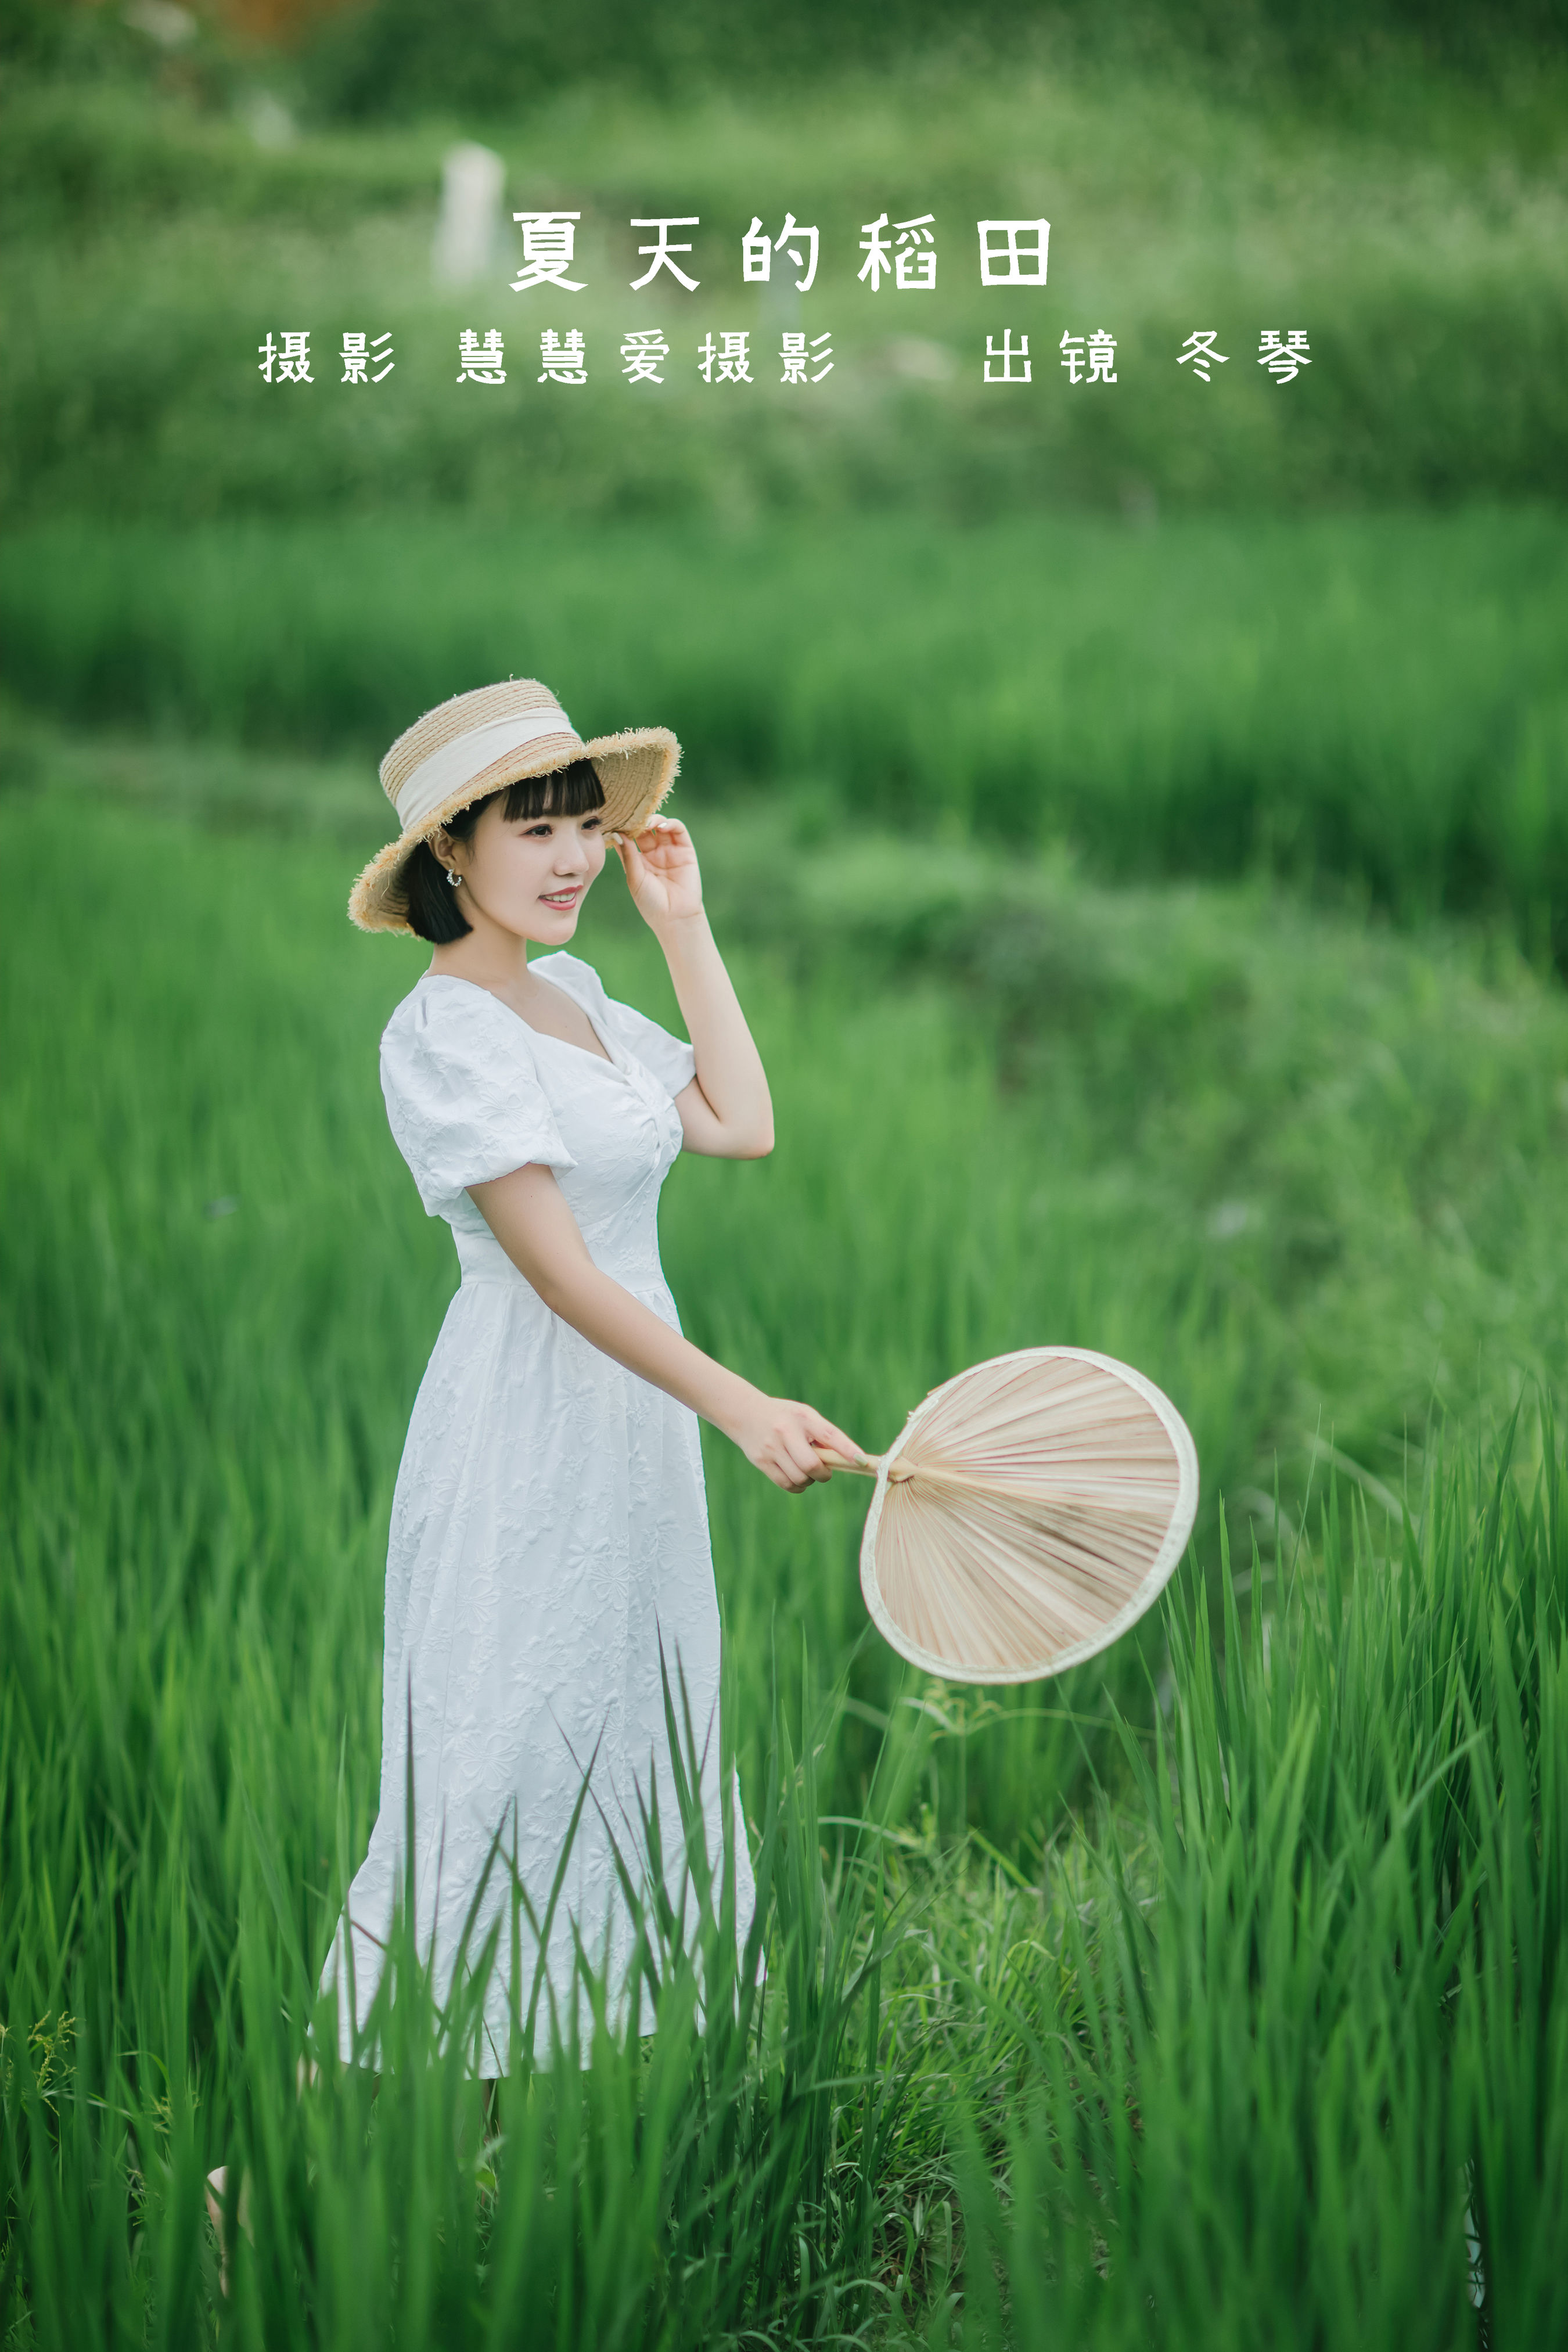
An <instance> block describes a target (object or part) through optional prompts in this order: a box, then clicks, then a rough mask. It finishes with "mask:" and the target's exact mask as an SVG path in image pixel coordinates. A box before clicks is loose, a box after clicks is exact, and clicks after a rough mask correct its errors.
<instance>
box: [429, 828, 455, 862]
mask: <svg viewBox="0 0 1568 2352" xmlns="http://www.w3.org/2000/svg"><path fill="white" fill-rule="evenodd" d="M429 848H430V854H431V856H433V857H434V858H435V859H436V860H437V863H438V864H439V865H442V866H450V865H451V863H452V859H453V854H454V852H455V851H456V849H457V843H456V842H455V841H454V840H453V839H452V836H451V835H450V834H449V833H448V832H447V828H446V826H445V825H437V828H436V830H435V832H434V833H433V834H431V835H430V836H429Z"/></svg>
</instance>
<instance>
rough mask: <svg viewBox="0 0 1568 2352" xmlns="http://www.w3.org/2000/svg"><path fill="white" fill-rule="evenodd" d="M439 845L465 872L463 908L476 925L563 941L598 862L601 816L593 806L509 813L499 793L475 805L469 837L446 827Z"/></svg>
mask: <svg viewBox="0 0 1568 2352" xmlns="http://www.w3.org/2000/svg"><path fill="white" fill-rule="evenodd" d="M438 846H439V849H440V851H441V854H442V856H443V857H444V860H445V862H446V864H447V865H448V866H451V867H453V868H454V869H455V871H456V872H458V874H460V875H461V876H462V877H463V879H462V885H461V893H460V896H461V904H462V908H463V912H464V914H465V915H466V916H467V917H468V921H469V923H470V924H471V925H472V926H473V928H474V929H476V930H479V929H482V928H483V924H484V922H489V923H494V924H496V925H497V926H498V927H499V928H500V929H501V930H503V931H510V933H511V934H512V936H513V937H514V938H516V939H524V940H538V941H539V942H540V944H541V945H542V946H545V947H560V946H561V945H562V944H563V941H564V940H569V939H570V938H571V937H572V934H573V932H574V930H575V929H576V928H577V917H578V915H579V914H580V913H581V911H582V907H583V901H584V898H586V897H587V895H588V887H589V885H590V883H591V882H592V881H593V880H594V878H595V875H597V874H598V873H599V872H600V871H601V869H602V868H603V866H604V863H605V820H604V816H603V814H602V813H601V812H600V811H599V810H598V809H590V810H588V812H587V813H586V814H584V815H583V816H523V817H513V818H510V819H509V818H508V816H507V814H506V795H505V793H501V794H500V795H499V796H498V797H497V798H496V799H495V800H493V801H490V802H489V803H488V804H487V805H486V807H485V808H484V809H483V810H482V811H481V812H480V815H479V823H478V824H476V825H475V827H474V829H473V832H472V833H471V834H470V835H469V836H468V840H467V841H453V840H451V839H450V837H449V836H447V835H442V836H441V838H440V842H439V844H438ZM476 918H482V919H483V921H480V920H476Z"/></svg>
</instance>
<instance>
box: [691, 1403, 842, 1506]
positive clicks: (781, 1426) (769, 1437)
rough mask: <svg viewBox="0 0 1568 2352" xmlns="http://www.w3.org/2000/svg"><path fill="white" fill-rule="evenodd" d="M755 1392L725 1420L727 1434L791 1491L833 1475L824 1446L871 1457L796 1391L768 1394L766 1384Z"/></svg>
mask: <svg viewBox="0 0 1568 2352" xmlns="http://www.w3.org/2000/svg"><path fill="white" fill-rule="evenodd" d="M752 1395H753V1398H754V1400H755V1401H754V1402H747V1403H746V1404H745V1405H744V1406H743V1407H742V1411H741V1412H739V1413H738V1414H737V1415H736V1416H735V1418H734V1420H733V1421H731V1422H729V1423H726V1424H725V1430H724V1434H725V1435H726V1437H731V1438H733V1440H734V1442H735V1444H737V1445H738V1446H739V1447H740V1449H741V1451H742V1454H744V1455H745V1457H746V1459H747V1461H748V1462H751V1463H754V1464H755V1465H756V1467H757V1468H758V1469H759V1470H760V1471H761V1472H762V1473H763V1476H764V1477H768V1478H771V1479H772V1480H773V1485H774V1486H782V1487H783V1488H784V1492H785V1494H786V1495H804V1494H805V1490H806V1488H807V1487H808V1486H818V1485H821V1484H823V1483H824V1482H825V1481H826V1480H827V1479H829V1478H831V1477H832V1475H833V1472H832V1470H831V1469H830V1468H829V1466H828V1465H827V1464H826V1462H825V1461H824V1460H823V1458H822V1456H821V1454H819V1453H818V1452H817V1448H818V1446H822V1445H827V1446H831V1447H832V1449H833V1451H834V1453H835V1454H847V1456H848V1458H849V1460H850V1461H851V1462H864V1461H865V1460H866V1454H865V1452H864V1450H863V1448H862V1447H860V1446H858V1445H857V1444H856V1443H855V1440H854V1439H853V1438H852V1437H846V1435H845V1434H844V1432H843V1431H842V1430H841V1429H839V1428H837V1426H836V1425H835V1424H834V1423H832V1422H831V1421H828V1420H826V1418H825V1416H824V1415H823V1414H821V1413H820V1412H816V1410H815V1409H814V1407H812V1406H811V1405H808V1404H797V1403H796V1402H795V1401H794V1399H793V1398H790V1397H771V1396H764V1395H763V1393H762V1391H761V1390H760V1389H759V1390H754V1391H752Z"/></svg>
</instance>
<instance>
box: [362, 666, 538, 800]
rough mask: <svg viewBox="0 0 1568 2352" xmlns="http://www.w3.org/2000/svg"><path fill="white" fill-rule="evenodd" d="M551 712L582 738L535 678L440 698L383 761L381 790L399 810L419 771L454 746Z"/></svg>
mask: <svg viewBox="0 0 1568 2352" xmlns="http://www.w3.org/2000/svg"><path fill="white" fill-rule="evenodd" d="M550 711H560V712H561V717H562V719H563V721H564V730H565V732H566V733H567V734H569V735H570V736H571V737H572V738H573V740H574V741H579V739H578V738H577V734H576V730H575V729H574V727H573V726H572V722H571V720H570V719H567V718H566V714H565V712H564V711H563V710H561V705H560V703H559V702H558V701H557V699H556V698H555V696H554V695H553V694H552V692H551V690H550V688H549V687H547V686H545V685H543V684H542V682H541V681H540V680H539V679H538V678H536V677H509V678H503V679H502V680H501V681H500V684H499V685H497V686H476V687H472V688H469V690H468V693H466V694H454V695H453V696H452V698H451V699H450V700H449V701H447V702H438V703H437V706H436V708H435V709H434V710H427V711H426V713H425V715H424V717H423V718H422V719H416V720H415V722H414V724H413V726H412V727H407V728H405V730H404V731H403V733H402V734H401V735H400V736H399V737H398V739H397V740H396V742H395V743H394V744H393V746H392V748H391V750H390V751H388V752H387V754H386V756H385V758H384V760H383V761H382V763H381V785H382V790H383V791H384V793H385V794H386V797H387V799H388V800H389V801H390V802H391V803H392V805H393V807H394V808H396V807H397V805H398V795H399V794H400V793H401V792H402V791H403V789H404V787H405V784H406V783H407V782H409V780H410V778H411V777H412V776H413V775H414V773H415V771H416V769H418V768H420V767H422V766H423V765H424V764H425V762H426V761H427V760H430V759H431V758H433V757H434V755H435V754H436V753H437V752H438V751H445V750H446V749H447V746H448V745H449V744H452V743H456V742H458V741H460V740H461V739H462V738H463V737H464V736H465V735H471V734H473V733H474V732H475V731H476V730H478V729H479V728H481V727H494V726H498V725H500V724H501V723H502V722H503V721H505V720H507V719H526V718H528V717H529V716H530V715H531V714H532V713H535V712H538V713H546V712H550ZM579 747H580V745H579Z"/></svg>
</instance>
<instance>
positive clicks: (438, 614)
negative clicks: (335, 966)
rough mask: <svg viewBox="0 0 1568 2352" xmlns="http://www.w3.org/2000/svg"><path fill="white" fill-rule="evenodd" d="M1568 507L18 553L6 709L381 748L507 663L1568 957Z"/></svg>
mask: <svg viewBox="0 0 1568 2352" xmlns="http://www.w3.org/2000/svg"><path fill="white" fill-rule="evenodd" d="M1565 598H1568V540H1565V538H1564V534H1563V530H1562V527H1561V525H1560V524H1559V522H1558V521H1557V520H1556V519H1555V518H1554V517H1552V516H1551V515H1549V514H1547V513H1545V512H1539V513H1535V514H1507V513H1482V512H1478V513H1473V514H1468V515H1464V516H1455V517H1449V518H1444V519H1438V518H1433V517H1420V516H1414V515H1408V516H1400V517H1388V516H1385V517H1377V518H1370V517H1368V518H1363V519H1360V520H1349V519H1341V520H1317V521H1313V522H1302V523H1285V522H1279V521H1275V522H1269V521H1263V520H1252V521H1244V520H1240V519H1233V520H1208V521H1202V522H1199V521H1187V522H1183V523H1180V524H1170V525H1164V526H1162V527H1161V528H1160V529H1159V530H1155V531H1152V532H1141V531H1134V530H1128V529H1126V528H1124V527H1118V526H1115V525H1111V524H1107V523H1103V522H1091V521H1078V522H1071V521H1068V520H1062V519H1060V518H1058V519H1055V520H1052V519H1047V518H1037V519H1033V520H1015V521H1013V522H1011V523H1009V524H1005V525H1003V524H997V525H994V526H990V527H987V528H986V529H984V530H974V531H966V532H959V533H952V532H949V531H946V530H940V529H932V528H930V527H928V526H926V525H924V524H922V523H920V522H918V521H913V520H901V521H897V522H894V521H890V520H889V521H882V522H868V521H859V522H847V521H840V522H837V523H836V524H834V525H832V526H831V527H828V526H826V525H823V526H819V527H816V528H813V529H810V530H806V529H801V528H785V527H783V526H778V525H773V526H768V527H766V528H758V529H756V530H743V531H736V532H726V531H714V530H704V529H699V528H696V527H687V528H685V529H683V530H669V529H666V528H652V527H648V528H641V529H633V528H626V529H621V530H613V531H611V530H596V531H593V532H589V533H584V532H581V531H577V530H569V529H564V528H561V527H551V528H545V527H542V526H541V527H534V528H530V529H527V530H505V529H501V528H499V527H492V526H480V525H478V524H474V523H470V522H468V521H466V520H459V519H458V518H455V517H454V518H448V519H440V520H437V519H427V520H423V521H419V522H415V521H412V520H400V521H398V522H396V523H392V522H363V523H358V524H355V525H353V526H352V527H351V526H347V525H334V526H331V527H330V528H329V527H327V526H324V525H323V526H316V525H310V524H291V525H289V526H286V527H285V526H276V527H270V526H266V525H262V524H251V525H249V526H247V527H246V528H244V529H234V530H230V529H226V528H214V529H211V530H203V531H195V532H184V531H179V532H174V531H166V530H157V529H153V528H151V527H145V526H143V527H138V528H136V529H129V530H113V531H110V530H103V529H100V528H94V527H89V526H66V525H56V526H50V527H48V528H40V529H38V530H31V531H25V532H16V533H13V534H12V536H11V539H10V541H9V544H8V546H7V549H6V551H5V557H4V561H3V563H0V626H3V629H4V635H5V646H6V654H5V661H6V669H7V674H8V676H9V677H10V679H11V681H12V684H13V686H14V687H15V688H16V689H17V690H19V691H20V692H22V693H23V694H25V695H26V696H28V697H29V698H33V699H34V700H35V701H37V702H38V703H40V704H42V705H45V706H47V708H49V709H53V710H55V711H57V712H58V713H61V714H63V715H66V716H68V717H69V718H70V719H73V720H75V721H77V722H81V721H83V720H87V719H94V720H104V719H110V720H117V721H127V722H130V723H132V724H133V725H137V726H142V727H148V728H153V729H163V730H166V731H169V732H174V733H184V734H186V735H189V736H194V737H196V738H198V739H200V738H209V739H213V740H216V741H219V742H223V743H227V744H231V745H232V744H244V745H245V746H247V748H251V749H254V748H257V747H258V746H261V745H268V744H271V745H278V746H288V747H291V748H308V749H312V750H321V749H323V748H327V747H335V748H340V749H344V750H353V751H355V752H356V753H358V754H359V755H360V756H361V757H363V758H364V759H365V760H366V763H367V768H368V763H369V761H370V759H371V758H374V757H379V755H380V752H381V751H382V750H383V749H384V746H385V744H386V743H387V742H389V741H390V740H392V737H393V736H394V735H395V733H397V732H398V731H399V730H401V729H402V728H403V727H405V726H406V725H407V724H408V723H409V722H410V721H411V719H413V718H414V717H416V715H417V713H418V712H419V711H420V710H422V709H426V707H427V706H428V705H430V704H432V703H434V702H437V701H438V700H441V699H443V698H445V697H446V696H447V695H448V694H451V693H455V692H457V691H458V690H459V689H461V688H466V687H468V686H472V685H475V684H477V683H479V682H482V681H483V680H485V679H487V678H489V677H505V676H507V675H509V674H515V675H519V676H529V675H533V676H541V677H545V678H546V679H548V680H549V682H550V683H551V684H552V686H553V687H554V688H555V689H556V690H557V692H559V693H560V694H561V695H562V696H563V698H564V699H565V703H566V707H567V708H568V709H570V710H571V712H572V713H573V715H574V718H575V719H578V720H579V721H580V723H581V724H583V725H584V727H585V728H587V729H588V730H590V731H592V730H603V729H605V728H610V727H615V726H618V725H621V724H623V723H625V722H626V721H627V720H628V719H633V720H635V719H638V718H643V719H660V720H663V721H664V722H666V723H668V724H669V725H672V726H673V727H675V728H676V730H677V731H678V732H679V734H680V736H681V738H682V740H683V742H684V744H685V745H686V747H687V748H686V763H685V781H684V782H683V786H682V790H683V791H684V792H689V793H692V794H694V795H697V796H703V795H705V794H711V793H712V791H713V789H714V788H715V786H723V785H726V784H734V785H742V786H746V787H749V788H752V789H755V788H756V786H757V785H758V784H759V783H762V782H764V781H766V782H772V780H773V779H779V778H782V779H784V780H785V781H789V782H795V781H807V782H814V783H816V784H817V785H819V786H823V787H826V788H827V789H828V790H829V791H830V792H831V793H833V794H834V795H835V796H836V797H837V803H838V805H839V806H840V807H841V808H842V810H843V811H844V813H845V815H846V817H847V819H848V820H850V821H855V820H858V819H863V818H865V817H868V816H869V817H874V818H878V819H880V820H883V821H884V822H894V823H898V824H911V825H913V826H914V827H916V828H918V829H921V830H922V831H927V832H930V831H940V830H941V829H942V827H943V826H948V827H954V826H956V827H958V828H961V829H965V830H970V829H973V830H974V831H976V832H978V833H980V834H981V835H988V836H991V837H993V838H995V837H997V836H1001V837H1004V838H1005V839H1006V840H1007V841H1008V842H1009V843H1011V844H1012V845H1014V846H1015V847H1021V848H1023V849H1025V850H1026V851H1027V850H1028V849H1031V848H1033V847H1034V846H1036V845H1039V844H1041V843H1047V842H1065V843H1068V844H1069V845H1071V846H1072V847H1074V848H1075V849H1076V850H1078V851H1079V852H1080V853H1081V854H1082V855H1083V856H1084V857H1085V858H1086V859H1087V860H1088V862H1089V865H1090V866H1091V867H1092V868H1093V869H1095V870H1097V871H1098V872H1100V874H1102V875H1107V876H1116V877H1131V876H1151V875H1158V874H1169V873H1173V872H1175V873H1204V874H1211V875H1212V874H1219V875H1234V874H1238V873H1246V872H1249V871H1254V870H1258V869H1267V870H1272V871H1274V872H1277V873H1283V874H1286V875H1289V876H1290V877H1293V878H1295V879H1298V880H1307V881H1312V880H1327V881H1329V882H1330V883H1339V884H1342V883H1343V882H1345V881H1347V880H1348V881H1349V882H1350V883H1351V884H1352V887H1354V886H1359V887H1363V888H1364V889H1365V890H1367V891H1368V892H1370V893H1371V895H1372V896H1373V898H1375V899H1376V900H1378V901H1380V902H1381V903H1382V904H1383V905H1384V906H1386V907H1390V908H1393V909H1394V910H1395V911H1396V912H1397V913H1399V914H1401V915H1403V916H1415V915H1427V914H1431V913H1434V912H1438V911H1443V910H1447V911H1472V912H1473V911H1486V912H1489V913H1492V914H1501V915H1504V916H1506V917H1507V918H1508V919H1510V921H1511V922H1512V923H1513V924H1514V925H1515V927H1516V928H1517V929H1518V931H1519V933H1520V935H1521V937H1522V938H1523V939H1524V940H1525V941H1526V942H1527V944H1528V945H1529V946H1530V948H1531V951H1532V952H1535V953H1537V954H1544V953H1547V952H1549V951H1550V950H1552V946H1553V945H1555V947H1556V949H1557V950H1558V952H1559V953H1561V952H1562V951H1563V947H1564V944H1565V940H1564V934H1563V929H1562V922H1563V906H1564V905H1568V699H1565V698H1564V695H1563V685H1562V675H1561V673H1562V664H1561V643H1560V641H1561V629H1560V626H1559V622H1558V614H1559V612H1560V610H1561V609H1562V607H1563V603H1564V600H1565Z"/></svg>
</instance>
